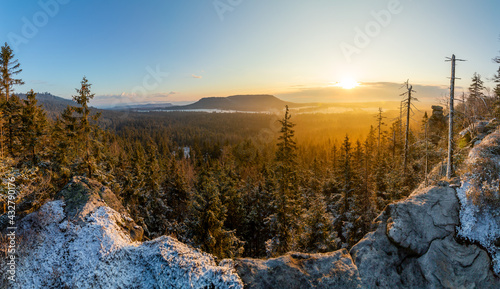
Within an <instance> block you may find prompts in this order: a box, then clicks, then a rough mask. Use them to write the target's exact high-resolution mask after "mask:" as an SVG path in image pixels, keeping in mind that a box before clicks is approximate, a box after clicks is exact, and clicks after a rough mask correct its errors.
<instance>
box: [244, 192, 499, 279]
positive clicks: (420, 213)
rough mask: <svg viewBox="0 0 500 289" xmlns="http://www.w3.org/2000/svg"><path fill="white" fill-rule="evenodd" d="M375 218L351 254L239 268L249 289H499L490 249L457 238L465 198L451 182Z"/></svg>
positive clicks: (278, 260)
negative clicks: (461, 201)
mask: <svg viewBox="0 0 500 289" xmlns="http://www.w3.org/2000/svg"><path fill="white" fill-rule="evenodd" d="M375 222H376V227H377V229H376V230H375V231H374V232H371V233H369V234H367V235H366V236H365V237H364V238H363V239H362V240H361V241H360V242H358V243H357V244H356V245H355V246H354V247H353V248H352V249H351V251H350V252H349V253H350V254H347V252H346V251H345V250H340V251H336V252H333V253H325V254H288V255H285V256H282V257H279V258H276V259H269V260H253V259H240V260H237V261H236V264H237V267H236V269H237V271H238V274H239V275H240V277H241V279H242V280H243V282H244V283H245V285H246V287H247V288H500V280H499V279H498V278H497V277H496V276H495V275H494V274H493V272H492V271H491V262H490V261H491V260H490V257H489V256H488V254H487V253H486V251H485V250H483V249H481V248H480V247H478V246H476V245H473V244H461V243H459V242H457V241H456V240H455V230H456V227H457V226H458V225H459V202H458V199H457V197H456V192H455V189H454V188H452V187H450V186H449V185H448V184H447V183H444V182H442V183H441V185H440V186H433V187H427V188H420V189H418V190H416V191H415V192H414V193H413V194H411V195H410V196H409V197H408V198H407V199H406V200H403V201H400V202H397V203H393V204H390V205H389V206H387V207H386V209H385V210H384V212H383V213H382V214H381V215H380V216H379V217H378V218H377V219H376V220H375ZM351 258H352V259H351ZM353 261H354V262H353ZM325 264H327V265H326V266H325Z"/></svg>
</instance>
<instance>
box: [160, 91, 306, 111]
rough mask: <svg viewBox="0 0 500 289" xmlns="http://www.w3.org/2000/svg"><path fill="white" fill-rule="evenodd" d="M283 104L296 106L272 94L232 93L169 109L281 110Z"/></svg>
mask: <svg viewBox="0 0 500 289" xmlns="http://www.w3.org/2000/svg"><path fill="white" fill-rule="evenodd" d="M285 105H290V106H294V107H295V106H297V104H294V103H289V102H286V101H283V100H281V99H279V98H277V97H275V96H273V95H268V94H256V95H255V94H253V95H232V96H228V97H205V98H202V99H200V100H199V101H197V102H195V103H192V104H188V105H182V106H173V107H171V108H168V109H169V110H191V109H221V110H239V111H269V110H282V109H283V108H284V107H285Z"/></svg>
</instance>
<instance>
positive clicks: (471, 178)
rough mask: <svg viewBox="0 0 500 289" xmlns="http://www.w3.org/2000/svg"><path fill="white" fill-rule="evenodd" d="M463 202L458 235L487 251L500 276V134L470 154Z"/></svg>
mask: <svg viewBox="0 0 500 289" xmlns="http://www.w3.org/2000/svg"><path fill="white" fill-rule="evenodd" d="M466 166H467V171H466V173H465V174H464V176H463V184H462V186H461V187H460V188H459V189H458V190H457V196H458V198H459V200H460V206H461V209H460V226H459V227H458V235H459V236H460V237H462V238H464V239H466V240H468V241H470V242H475V243H477V244H479V245H481V246H482V247H483V248H485V249H486V250H487V251H488V252H489V253H490V255H491V256H492V258H493V269H494V271H495V273H496V274H497V275H500V207H499V206H498V205H499V203H500V195H499V194H500V192H499V179H500V131H496V132H494V133H492V134H489V135H488V136H487V137H485V138H484V139H483V140H482V141H481V143H480V144H478V145H477V146H475V147H474V148H473V149H471V151H470V152H469V157H468V158H467V162H466Z"/></svg>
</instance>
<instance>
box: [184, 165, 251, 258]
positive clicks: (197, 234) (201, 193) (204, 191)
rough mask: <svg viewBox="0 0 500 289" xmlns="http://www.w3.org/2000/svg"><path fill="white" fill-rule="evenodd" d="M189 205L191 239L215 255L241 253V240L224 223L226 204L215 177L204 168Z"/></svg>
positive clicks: (222, 256)
mask: <svg viewBox="0 0 500 289" xmlns="http://www.w3.org/2000/svg"><path fill="white" fill-rule="evenodd" d="M191 208H192V217H191V228H192V234H193V239H194V241H195V243H196V244H197V245H198V246H200V248H201V249H202V250H203V251H205V252H208V253H211V254H214V255H215V256H217V257H219V258H233V257H237V256H240V255H241V254H242V253H243V243H242V242H241V241H240V240H239V239H238V238H237V237H236V235H235V231H230V230H227V229H226V228H225V227H224V222H225V220H226V213H227V208H226V207H225V206H224V205H223V204H222V201H221V199H220V192H219V190H218V189H217V185H216V180H215V179H214V178H213V176H211V175H210V174H209V173H208V172H202V173H201V174H200V176H199V177H198V181H197V184H196V186H195V195H194V199H193V203H192V205H191Z"/></svg>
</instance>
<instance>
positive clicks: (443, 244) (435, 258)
mask: <svg viewBox="0 0 500 289" xmlns="http://www.w3.org/2000/svg"><path fill="white" fill-rule="evenodd" d="M418 264H419V265H420V268H422V273H423V274H424V276H425V279H426V281H427V287H429V288H498V286H499V284H498V283H496V284H495V277H494V276H493V273H492V272H491V271H490V258H489V257H488V254H486V251H484V250H482V249H480V248H479V247H477V246H476V245H460V244H458V243H457V242H456V241H455V240H454V238H453V237H452V236H448V237H446V238H444V239H442V240H441V239H438V240H435V241H433V242H432V244H431V246H430V248H429V251H428V252H427V253H426V254H425V255H423V256H422V257H420V258H419V259H418Z"/></svg>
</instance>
